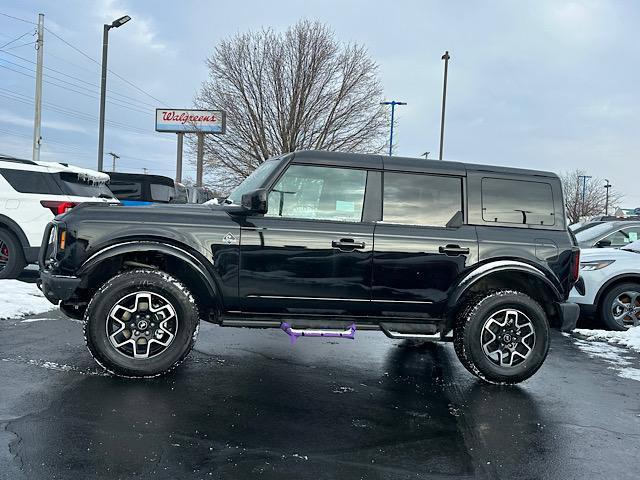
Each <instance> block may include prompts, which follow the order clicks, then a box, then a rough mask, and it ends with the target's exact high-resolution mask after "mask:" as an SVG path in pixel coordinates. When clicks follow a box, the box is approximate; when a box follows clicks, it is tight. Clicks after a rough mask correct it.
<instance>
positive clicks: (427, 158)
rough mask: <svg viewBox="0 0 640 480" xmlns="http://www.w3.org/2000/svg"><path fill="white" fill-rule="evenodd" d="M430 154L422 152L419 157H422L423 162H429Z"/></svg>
mask: <svg viewBox="0 0 640 480" xmlns="http://www.w3.org/2000/svg"><path fill="white" fill-rule="evenodd" d="M430 153H431V152H424V153H423V154H422V155H420V156H421V157H424V159H425V160H429V154H430Z"/></svg>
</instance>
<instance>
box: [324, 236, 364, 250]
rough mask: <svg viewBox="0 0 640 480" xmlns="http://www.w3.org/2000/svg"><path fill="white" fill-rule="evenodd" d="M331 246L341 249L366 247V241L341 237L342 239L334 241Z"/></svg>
mask: <svg viewBox="0 0 640 480" xmlns="http://www.w3.org/2000/svg"><path fill="white" fill-rule="evenodd" d="M331 246H332V247H333V248H337V249H339V250H355V249H362V248H364V247H365V243H364V242H355V241H354V240H353V238H341V239H340V240H334V241H332V242H331Z"/></svg>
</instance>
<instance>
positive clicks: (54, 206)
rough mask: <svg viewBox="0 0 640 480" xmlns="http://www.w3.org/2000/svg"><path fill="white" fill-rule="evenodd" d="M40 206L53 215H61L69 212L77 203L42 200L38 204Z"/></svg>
mask: <svg viewBox="0 0 640 480" xmlns="http://www.w3.org/2000/svg"><path fill="white" fill-rule="evenodd" d="M40 205H42V206H43V207H44V208H48V209H49V210H51V212H53V214H54V215H61V214H63V213H65V212H66V211H67V210H70V209H72V208H73V207H75V206H76V205H77V203H73V202H57V201H47V200H42V201H41V202H40Z"/></svg>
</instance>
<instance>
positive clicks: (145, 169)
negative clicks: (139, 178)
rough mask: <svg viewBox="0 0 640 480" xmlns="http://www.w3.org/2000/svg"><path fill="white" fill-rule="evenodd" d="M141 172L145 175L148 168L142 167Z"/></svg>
mask: <svg viewBox="0 0 640 480" xmlns="http://www.w3.org/2000/svg"><path fill="white" fill-rule="evenodd" d="M142 173H144V174H145V175H146V174H148V173H149V169H148V168H144V167H142Z"/></svg>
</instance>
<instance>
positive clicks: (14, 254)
mask: <svg viewBox="0 0 640 480" xmlns="http://www.w3.org/2000/svg"><path fill="white" fill-rule="evenodd" d="M0 248H3V249H5V248H6V253H8V257H9V259H8V261H7V263H6V264H5V265H4V268H2V267H0V279H3V278H18V276H19V275H20V273H21V272H22V270H24V267H25V265H26V264H27V262H26V260H25V259H24V252H23V251H22V245H20V242H19V241H18V239H17V238H16V236H15V235H14V234H13V233H11V232H10V231H9V230H7V229H5V228H0Z"/></svg>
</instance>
